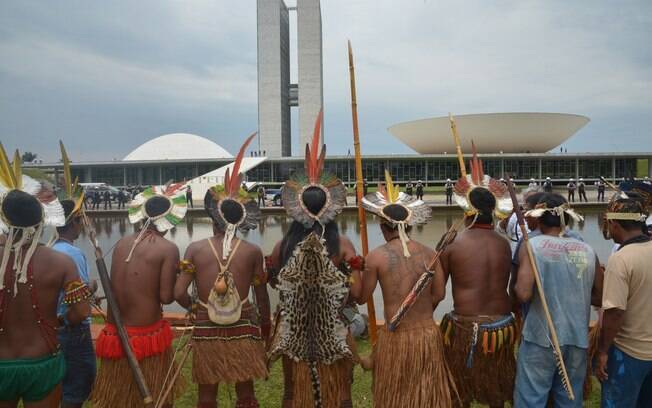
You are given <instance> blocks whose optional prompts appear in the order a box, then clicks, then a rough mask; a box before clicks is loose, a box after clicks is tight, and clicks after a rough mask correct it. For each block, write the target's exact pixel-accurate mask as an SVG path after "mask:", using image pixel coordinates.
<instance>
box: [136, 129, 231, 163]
mask: <svg viewBox="0 0 652 408" xmlns="http://www.w3.org/2000/svg"><path fill="white" fill-rule="evenodd" d="M232 157H233V155H232V154H231V153H229V152H227V151H226V150H225V149H224V148H223V147H222V146H220V145H218V144H217V143H215V142H212V141H210V140H208V139H206V138H204V137H201V136H197V135H191V134H189V133H170V134H169V135H163V136H159V137H156V138H154V139H152V140H150V141H147V142H145V143H143V144H142V145H140V146H138V147H137V148H135V149H134V150H133V151H132V152H131V153H129V154H128V155H126V156H125V158H124V160H125V161H144V160H198V159H226V158H232Z"/></svg>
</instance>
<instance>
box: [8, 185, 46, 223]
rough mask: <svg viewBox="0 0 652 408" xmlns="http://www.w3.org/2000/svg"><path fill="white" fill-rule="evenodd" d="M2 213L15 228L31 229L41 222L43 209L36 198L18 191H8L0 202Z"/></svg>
mask: <svg viewBox="0 0 652 408" xmlns="http://www.w3.org/2000/svg"><path fill="white" fill-rule="evenodd" d="M2 213H3V214H4V215H5V217H6V218H7V221H9V222H10V223H11V224H12V225H14V226H16V227H31V226H34V225H36V224H38V223H40V222H41V221H42V220H43V209H42V207H41V203H39V202H38V200H37V199H36V197H34V196H32V195H30V194H27V193H25V192H24V191H20V190H12V191H10V192H9V193H8V194H7V196H6V197H5V199H4V200H3V201H2Z"/></svg>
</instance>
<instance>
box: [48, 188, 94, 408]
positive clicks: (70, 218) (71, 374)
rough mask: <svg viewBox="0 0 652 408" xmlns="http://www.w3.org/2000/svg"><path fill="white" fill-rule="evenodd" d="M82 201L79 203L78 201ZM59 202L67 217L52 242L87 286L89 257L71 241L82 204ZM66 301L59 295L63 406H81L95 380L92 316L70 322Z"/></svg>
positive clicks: (79, 222)
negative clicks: (64, 363)
mask: <svg viewBox="0 0 652 408" xmlns="http://www.w3.org/2000/svg"><path fill="white" fill-rule="evenodd" d="M79 204H81V203H79ZM61 205H62V206H63V209H64V214H65V217H66V225H65V226H63V227H58V228H57V235H58V237H59V238H58V239H57V241H56V242H55V243H54V245H53V246H52V249H54V250H55V251H57V252H61V253H62V254H65V255H67V256H68V257H70V259H72V261H73V262H74V263H75V266H76V267H77V273H78V274H79V277H80V279H81V281H82V283H84V284H85V285H86V286H89V287H90V278H89V276H88V261H87V260H86V256H85V255H84V253H83V252H82V251H81V249H79V248H78V247H76V246H75V245H74V243H75V240H76V239H77V238H79V235H80V234H81V231H82V219H81V211H83V210H81V205H79V207H78V206H77V205H78V203H77V202H76V201H74V200H63V201H61ZM67 312H68V305H67V304H66V303H65V302H64V295H63V293H62V294H61V295H60V302H59V308H58V310H57V316H58V319H59V323H60V324H61V326H60V327H59V343H60V344H61V351H62V352H63V356H64V359H65V360H66V368H67V369H66V376H65V377H64V378H63V382H62V391H63V397H62V406H63V407H64V408H74V407H77V408H81V407H82V405H83V404H84V402H85V401H86V400H87V399H88V397H89V396H90V393H91V390H92V388H93V382H94V381H95V370H96V363H95V350H94V349H93V338H92V336H91V318H90V317H88V318H86V319H85V320H82V321H81V322H70V321H68V320H67V319H66V316H67V314H68V313H67Z"/></svg>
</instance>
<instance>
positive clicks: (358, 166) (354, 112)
mask: <svg viewBox="0 0 652 408" xmlns="http://www.w3.org/2000/svg"><path fill="white" fill-rule="evenodd" d="M348 44H349V75H350V77H351V116H352V119H353V148H354V150H355V179H356V197H357V200H358V223H359V225H360V243H361V246H362V255H363V256H365V257H366V256H367V254H368V253H369V241H368V238H367V217H366V214H365V210H364V208H363V207H362V196H363V191H364V180H363V176H362V154H361V153H360V133H359V131H358V103H357V98H356V93H355V68H354V66H353V50H352V48H351V40H349V42H348ZM367 311H368V313H369V335H370V336H371V344H372V345H374V344H376V339H377V338H378V327H377V325H376V307H375V306H374V295H373V293H372V295H371V296H370V297H369V300H367Z"/></svg>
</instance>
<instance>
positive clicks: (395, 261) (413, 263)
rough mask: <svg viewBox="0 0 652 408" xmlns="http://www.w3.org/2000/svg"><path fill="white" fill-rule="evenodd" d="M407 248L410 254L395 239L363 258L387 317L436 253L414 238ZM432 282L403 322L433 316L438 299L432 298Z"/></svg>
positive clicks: (387, 318)
mask: <svg viewBox="0 0 652 408" xmlns="http://www.w3.org/2000/svg"><path fill="white" fill-rule="evenodd" d="M408 250H409V252H410V257H409V258H408V257H405V256H404V255H403V247H402V246H401V242H400V241H399V240H398V239H394V240H392V241H389V242H388V243H386V244H385V245H382V246H380V247H378V248H376V249H374V250H373V251H371V252H370V253H369V254H368V255H367V258H366V264H367V266H366V270H365V274H367V273H371V274H375V275H376V276H377V279H378V282H380V289H381V290H382V292H383V302H384V308H385V320H386V321H389V320H390V319H391V318H392V317H393V316H394V314H395V313H396V311H397V310H398V308H399V306H400V305H401V303H402V302H403V300H404V299H405V298H406V297H407V295H408V294H409V293H410V290H411V289H412V287H413V286H414V284H415V283H416V281H417V280H418V279H419V277H420V276H421V275H422V274H423V273H425V272H426V268H427V267H428V265H429V264H430V262H431V261H432V259H433V258H434V256H435V252H434V251H433V250H432V249H430V248H428V247H426V246H425V245H422V244H421V243H419V242H416V241H413V240H412V241H410V242H408ZM433 284H434V281H431V282H430V284H429V285H428V287H427V288H426V289H424V291H423V292H422V293H421V295H420V296H419V298H418V299H417V301H416V303H414V305H413V306H412V308H411V309H410V312H409V313H408V314H407V315H405V318H404V319H403V322H409V321H421V320H428V319H430V320H432V314H433V312H434V310H435V303H436V302H437V301H438V300H437V301H436V300H435V296H434V292H433ZM374 286H375V285H374ZM371 290H373V288H371Z"/></svg>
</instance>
